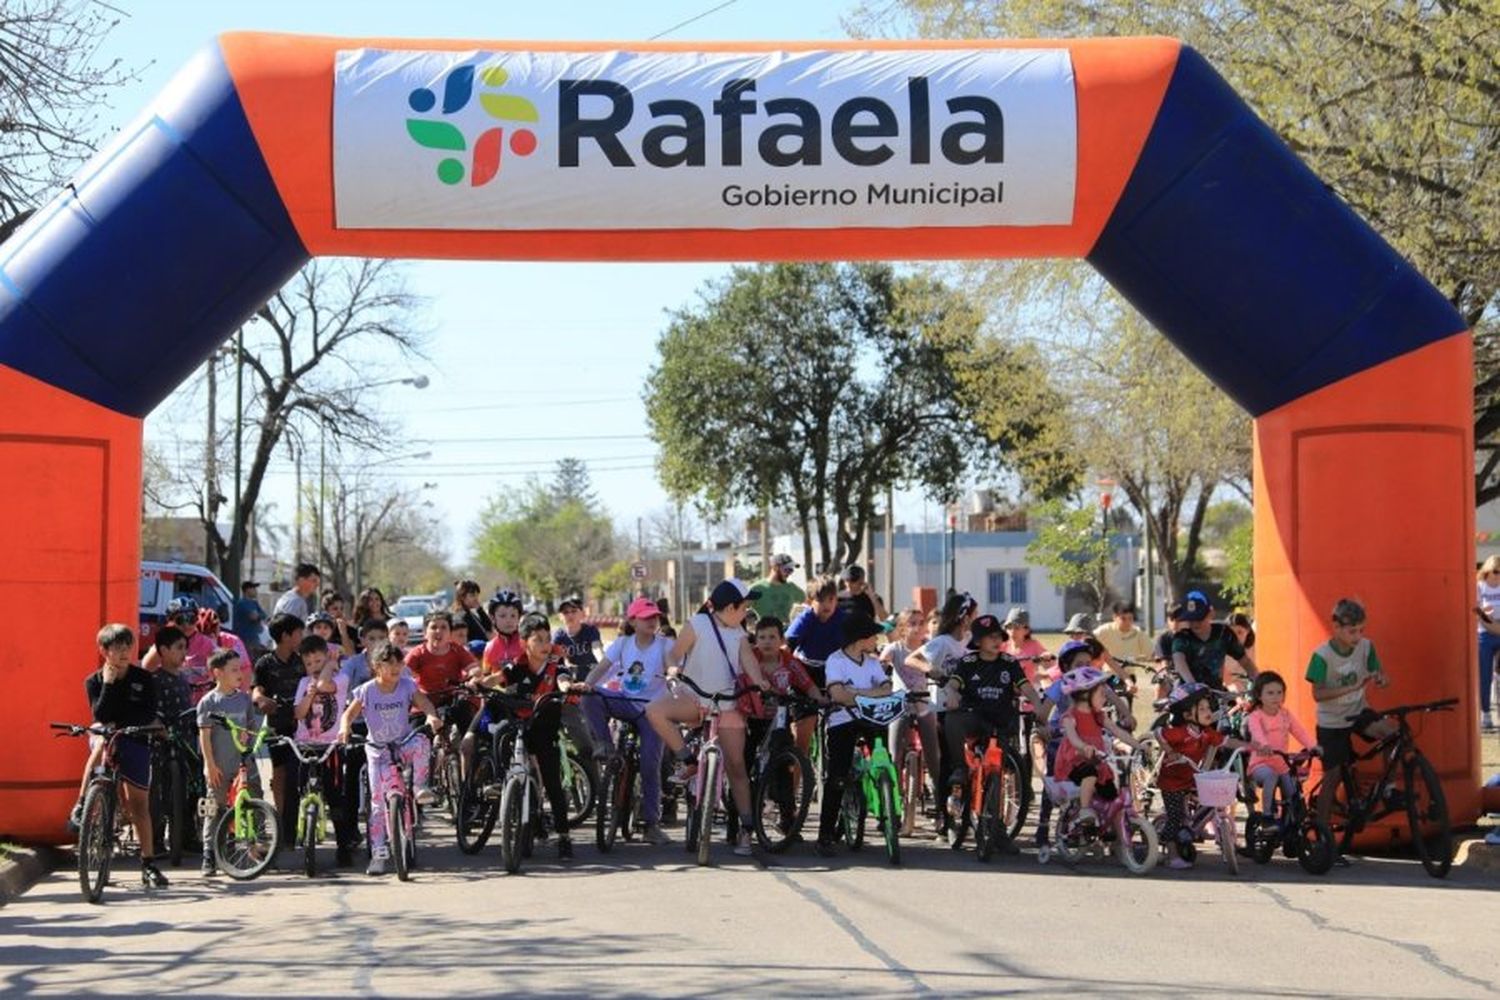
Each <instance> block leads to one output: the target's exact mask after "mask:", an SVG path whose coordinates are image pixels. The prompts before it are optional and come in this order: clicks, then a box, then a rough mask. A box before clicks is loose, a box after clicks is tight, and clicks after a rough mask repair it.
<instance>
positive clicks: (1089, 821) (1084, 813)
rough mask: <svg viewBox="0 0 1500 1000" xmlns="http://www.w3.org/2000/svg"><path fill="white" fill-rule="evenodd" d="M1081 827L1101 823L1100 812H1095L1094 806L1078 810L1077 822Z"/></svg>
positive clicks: (1094, 825) (1095, 825)
mask: <svg viewBox="0 0 1500 1000" xmlns="http://www.w3.org/2000/svg"><path fill="white" fill-rule="evenodd" d="M1075 825H1076V826H1080V827H1097V826H1098V825H1099V814H1098V813H1096V812H1094V807H1093V806H1089V807H1088V808H1087V809H1080V810H1078V821H1077V822H1076V824H1075Z"/></svg>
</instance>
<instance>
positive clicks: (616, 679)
mask: <svg viewBox="0 0 1500 1000" xmlns="http://www.w3.org/2000/svg"><path fill="white" fill-rule="evenodd" d="M707 638H708V640H709V642H713V641H714V639H713V636H712V635H710V636H708V637H707ZM699 641H700V642H701V641H703V640H702V639H701V638H700V639H699ZM671 648H672V640H671V639H668V638H667V637H666V636H663V635H655V636H652V637H651V643H650V645H648V646H647V647H646V648H645V649H642V648H641V646H640V643H638V642H636V637H635V636H633V635H622V636H620V637H619V638H618V639H616V640H615V641H614V642H612V643H610V644H609V648H608V649H606V650H605V651H604V658H605V659H606V660H608V661H609V673H607V674H605V675H604V677H603V678H602V679H601V680H600V682H599V686H600V687H603V688H608V689H609V690H611V691H619V692H621V693H622V694H627V695H629V696H630V697H632V698H655V697H656V696H657V695H659V694H660V693H661V690H662V688H663V687H664V686H665V684H666V674H667V651H668V650H669V649H671ZM714 650H715V651H716V652H717V650H718V644H717V643H715V644H714ZM637 664H639V668H637V666H636V665H637Z"/></svg>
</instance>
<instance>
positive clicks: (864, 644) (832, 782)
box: [817, 613, 891, 858]
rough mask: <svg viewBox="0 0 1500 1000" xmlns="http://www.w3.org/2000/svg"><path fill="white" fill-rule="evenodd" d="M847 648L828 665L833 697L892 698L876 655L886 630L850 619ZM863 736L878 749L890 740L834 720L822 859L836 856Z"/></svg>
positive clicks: (839, 713) (844, 717)
mask: <svg viewBox="0 0 1500 1000" xmlns="http://www.w3.org/2000/svg"><path fill="white" fill-rule="evenodd" d="M843 631H844V646H843V648H842V649H838V650H835V651H834V652H833V653H832V654H831V655H830V656H829V657H828V662H827V670H828V696H829V698H830V699H832V701H833V702H834V703H835V704H837V705H853V704H854V699H855V698H856V697H859V696H863V697H866V698H883V697H885V696H886V695H888V694H890V693H891V681H890V678H888V677H886V674H885V666H884V665H883V664H882V663H881V662H880V660H879V659H877V658H876V656H875V649H876V647H877V645H878V644H879V641H880V638H881V636H883V635H884V634H885V630H884V629H883V628H882V627H881V626H880V625H878V624H877V623H876V622H875V621H874V620H872V619H870V618H868V617H866V616H865V615H864V614H860V613H856V614H851V615H848V616H846V617H845V619H844V624H843ZM861 733H864V734H865V735H866V736H867V737H868V738H869V740H870V742H871V743H872V744H873V743H874V741H875V739H876V738H877V737H884V736H885V730H884V729H877V728H875V727H872V726H870V725H869V724H868V723H865V722H862V721H860V720H859V719H858V718H857V717H856V716H854V715H853V714H851V713H850V712H848V711H847V710H845V709H843V708H840V709H837V710H836V711H834V712H832V713H831V714H830V715H829V716H828V746H827V757H826V760H827V762H828V766H827V772H828V773H827V776H826V777H825V778H824V779H823V793H822V794H823V805H822V810H821V813H820V815H819V817H818V843H817V851H818V854H820V855H821V856H823V857H825V858H829V857H833V855H834V854H835V853H836V849H835V847H834V838H835V836H836V835H837V832H838V825H839V810H840V809H841V808H842V807H843V801H844V782H845V781H846V780H847V779H848V776H849V768H850V766H851V765H852V764H853V763H854V746H855V743H856V741H857V740H858V739H859V736H860V734H861Z"/></svg>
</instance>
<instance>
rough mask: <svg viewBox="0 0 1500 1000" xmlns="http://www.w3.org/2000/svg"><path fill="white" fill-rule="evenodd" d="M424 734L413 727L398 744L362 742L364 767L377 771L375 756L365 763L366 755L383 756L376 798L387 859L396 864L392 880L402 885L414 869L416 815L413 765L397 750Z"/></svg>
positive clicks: (417, 727)
mask: <svg viewBox="0 0 1500 1000" xmlns="http://www.w3.org/2000/svg"><path fill="white" fill-rule="evenodd" d="M426 731H427V729H426V726H414V727H412V729H411V731H410V732H408V733H407V734H406V735H405V736H403V737H401V738H400V739H398V740H387V741H385V742H377V741H375V740H372V739H370V738H369V737H366V738H365V739H364V741H363V742H364V745H365V754H366V758H367V765H366V766H367V767H379V766H380V761H379V757H378V756H377V757H376V758H374V759H369V754H370V751H372V750H373V751H374V752H375V753H376V754H377V755H379V754H385V756H386V758H387V760H388V761H389V763H390V766H389V767H387V768H385V769H384V771H385V773H384V776H383V778H382V780H381V784H380V792H379V794H380V796H381V798H382V799H383V800H384V802H385V842H386V846H387V849H388V850H389V851H390V854H391V858H392V859H394V860H395V862H396V877H397V878H399V879H400V880H401V881H403V882H409V881H411V873H412V871H413V869H415V868H416V867H417V829H418V827H419V820H420V814H419V812H418V810H417V796H416V793H415V791H414V789H413V765H412V763H411V761H408V760H405V759H403V758H402V756H401V748H402V747H404V746H406V744H408V743H410V742H411V741H412V740H414V739H416V738H417V737H418V736H421V735H423V734H424V733H425V732H426Z"/></svg>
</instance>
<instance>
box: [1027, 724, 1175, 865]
mask: <svg viewBox="0 0 1500 1000" xmlns="http://www.w3.org/2000/svg"><path fill="white" fill-rule="evenodd" d="M1142 752H1143V751H1141V750H1133V751H1131V752H1130V753H1128V754H1120V753H1112V754H1110V755H1109V757H1108V758H1107V764H1108V766H1109V767H1110V768H1111V769H1112V770H1113V771H1114V773H1115V775H1116V780H1115V786H1116V794H1115V797H1114V798H1113V799H1109V800H1101V799H1100V798H1099V796H1098V794H1097V793H1096V794H1095V795H1094V801H1093V808H1094V811H1095V812H1096V813H1097V814H1098V817H1099V822H1098V823H1097V824H1095V823H1080V822H1078V817H1079V814H1080V812H1081V811H1082V807H1081V806H1080V804H1079V799H1078V786H1077V785H1075V784H1074V783H1073V782H1071V781H1058V780H1056V779H1054V778H1051V777H1048V778H1046V779H1045V786H1046V791H1047V795H1048V797H1049V798H1051V799H1052V801H1053V802H1054V803H1055V804H1056V806H1057V830H1056V834H1055V835H1054V836H1053V838H1052V840H1051V842H1050V844H1046V845H1043V846H1042V847H1041V849H1040V850H1039V852H1038V855H1037V858H1038V860H1039V861H1041V863H1042V864H1046V863H1047V862H1048V861H1049V860H1051V858H1052V856H1053V855H1056V856H1057V858H1058V860H1060V861H1062V863H1063V864H1065V865H1068V866H1069V867H1072V866H1073V865H1076V864H1077V863H1078V862H1079V861H1080V860H1082V859H1083V857H1084V855H1085V854H1090V853H1093V852H1094V851H1096V850H1098V849H1100V848H1102V847H1104V846H1105V845H1107V844H1109V843H1111V842H1113V845H1114V849H1115V854H1116V856H1117V857H1118V858H1119V859H1120V863H1121V864H1122V865H1124V866H1125V869H1126V870H1127V871H1129V872H1130V873H1131V874H1133V875H1144V874H1146V873H1147V872H1149V871H1150V870H1151V869H1152V868H1155V867H1156V862H1157V859H1158V855H1159V854H1160V850H1159V848H1158V847H1157V841H1156V828H1155V827H1154V826H1152V825H1151V822H1150V821H1149V820H1147V819H1146V818H1145V817H1144V816H1142V815H1141V814H1140V813H1138V812H1136V810H1135V795H1134V793H1133V792H1132V791H1131V788H1130V782H1129V781H1126V780H1122V778H1121V776H1123V775H1128V774H1129V773H1130V769H1131V767H1132V766H1133V758H1135V757H1137V756H1138V755H1141V754H1142Z"/></svg>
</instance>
